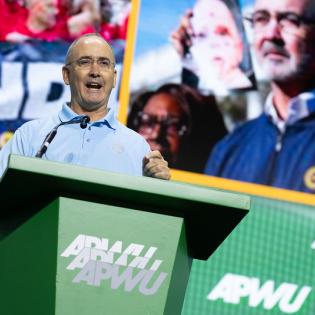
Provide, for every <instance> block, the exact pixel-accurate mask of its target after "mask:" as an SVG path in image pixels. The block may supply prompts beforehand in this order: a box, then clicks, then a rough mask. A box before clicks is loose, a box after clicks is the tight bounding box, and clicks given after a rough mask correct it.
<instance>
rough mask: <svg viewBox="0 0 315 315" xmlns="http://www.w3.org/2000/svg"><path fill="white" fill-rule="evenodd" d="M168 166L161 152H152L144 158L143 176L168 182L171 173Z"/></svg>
mask: <svg viewBox="0 0 315 315" xmlns="http://www.w3.org/2000/svg"><path fill="white" fill-rule="evenodd" d="M167 165H168V163H167V161H165V160H164V158H163V156H162V154H161V153H160V151H151V152H150V153H148V154H147V155H146V156H145V157H144V158H143V175H144V176H149V177H154V178H159V179H166V180H168V179H170V178H171V173H170V169H169V168H168V166H167Z"/></svg>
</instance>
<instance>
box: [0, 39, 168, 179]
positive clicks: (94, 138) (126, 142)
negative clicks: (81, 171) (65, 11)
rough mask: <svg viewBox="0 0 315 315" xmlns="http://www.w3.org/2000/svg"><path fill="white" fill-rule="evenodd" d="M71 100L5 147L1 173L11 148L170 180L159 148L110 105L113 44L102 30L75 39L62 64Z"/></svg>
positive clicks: (113, 77)
mask: <svg viewBox="0 0 315 315" xmlns="http://www.w3.org/2000/svg"><path fill="white" fill-rule="evenodd" d="M62 74H63V79H64V82H65V84H67V85H70V92H71V100H70V103H66V104H64V105H63V107H62V109H61V111H60V112H59V113H57V114H55V115H54V116H51V117H48V118H43V119H38V120H33V121H30V122H27V123H25V124H24V125H22V126H21V127H20V128H19V129H18V130H17V131H16V132H15V134H14V136H13V137H12V139H11V140H10V141H9V142H8V143H7V144H6V145H5V146H4V148H3V149H2V150H1V151H0V175H2V174H3V172H4V170H5V168H6V166H7V163H8V156H9V154H10V153H13V154H19V155H24V156H29V157H35V156H37V157H41V158H44V159H47V160H52V161H58V162H63V163H71V164H77V165H82V166H86V167H92V168H98V169H102V170H105V171H112V172H118V173H124V174H129V175H145V176H152V177H156V178H161V179H169V178H170V171H169V168H168V166H167V162H166V161H165V160H164V159H163V157H162V156H161V154H160V152H158V151H153V152H150V148H149V145H148V144H147V142H146V141H145V140H144V139H143V138H142V137H141V136H140V135H138V134H137V133H135V132H134V131H132V130H130V129H128V128H127V127H125V126H124V125H122V124H121V123H119V122H118V121H117V119H116V118H115V116H114V111H113V110H112V109H110V108H108V106H107V105H108V99H109V96H110V93H111V91H112V89H113V88H114V87H115V85H116V70H115V58H114V53H113V50H112V48H111V47H110V46H109V44H108V43H107V42H106V41H105V40H104V39H103V38H102V37H101V36H100V35H98V34H87V35H83V36H81V37H80V38H78V39H77V40H76V41H74V42H73V43H72V44H71V46H70V47H69V50H68V52H67V56H66V63H65V65H64V66H63V68H62Z"/></svg>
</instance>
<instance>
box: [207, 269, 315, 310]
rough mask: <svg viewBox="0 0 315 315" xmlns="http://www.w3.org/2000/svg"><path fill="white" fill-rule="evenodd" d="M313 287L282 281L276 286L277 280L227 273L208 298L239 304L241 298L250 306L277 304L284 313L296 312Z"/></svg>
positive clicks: (270, 307)
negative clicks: (261, 280) (263, 280)
mask: <svg viewBox="0 0 315 315" xmlns="http://www.w3.org/2000/svg"><path fill="white" fill-rule="evenodd" d="M311 290H312V288H311V287H309V286H304V287H302V288H300V289H299V288H298V286H297V285H296V284H293V283H281V284H280V286H279V287H278V288H275V281H273V280H267V281H266V282H265V283H262V284H261V283H260V280H259V279H258V278H250V277H246V276H241V275H236V274H231V273H227V274H225V275H224V277H223V278H222V279H221V280H220V281H219V283H218V284H217V285H216V286H215V287H214V288H213V290H212V291H211V292H210V293H209V295H208V297H207V298H208V300H211V301H216V300H218V299H222V300H223V301H224V302H225V303H229V304H239V303H241V299H245V298H246V299H247V300H248V306H249V307H258V306H259V305H260V304H262V307H263V308H264V309H265V310H271V309H273V308H275V307H276V306H278V307H279V309H280V310H281V311H282V312H283V313H295V312H297V311H299V310H300V308H301V307H302V305H303V303H304V302H305V300H306V298H307V296H308V295H309V293H310V292H311Z"/></svg>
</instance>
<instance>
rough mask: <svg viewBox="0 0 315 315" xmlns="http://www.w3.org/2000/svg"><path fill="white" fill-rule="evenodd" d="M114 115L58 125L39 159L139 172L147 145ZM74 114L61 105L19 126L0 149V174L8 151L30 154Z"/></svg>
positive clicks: (106, 169) (118, 170)
mask: <svg viewBox="0 0 315 315" xmlns="http://www.w3.org/2000/svg"><path fill="white" fill-rule="evenodd" d="M114 114H115V113H114V110H109V112H108V114H107V115H106V116H105V117H104V118H103V119H100V120H98V121H94V122H90V123H89V124H88V126H87V128H85V129H82V128H81V127H80V124H71V125H63V126H60V127H59V128H58V132H57V135H56V136H55V138H54V139H53V141H52V142H51V144H50V145H49V146H48V149H47V151H46V153H45V154H44V155H43V157H42V158H43V159H47V160H51V161H57V162H63V163H71V164H77V165H81V166H86V167H92V168H97V169H101V170H104V171H111V172H118V173H123V174H129V175H142V160H143V157H144V156H145V155H146V154H147V153H148V152H149V151H150V147H149V145H148V143H147V142H146V141H145V140H144V138H143V137H142V136H140V135H139V134H137V133H136V132H134V131H133V130H131V129H129V128H127V127H126V126H124V125H123V124H121V123H120V122H118V120H117V119H116V118H115V115H114ZM75 117H78V115H77V114H76V113H75V112H73V111H72V110H71V108H70V107H69V106H68V105H67V104H64V105H63V107H62V110H61V111H60V112H59V113H58V114H55V115H54V116H51V117H48V118H43V119H38V120H33V121H29V122H27V123H25V124H24V125H22V126H21V127H20V128H19V129H17V130H16V132H15V134H14V136H13V137H12V138H11V140H10V141H9V142H8V143H7V144H6V145H5V146H4V148H3V149H2V150H1V151H0V175H2V174H3V172H4V170H5V168H6V166H7V161H8V156H9V154H10V153H14V154H19V155H24V156H29V157H34V156H35V154H36V153H37V151H38V149H39V148H40V146H41V145H42V143H43V141H44V139H45V137H46V135H47V134H48V133H49V132H50V131H51V130H52V129H53V128H54V127H55V126H56V125H58V124H59V123H60V122H64V121H69V120H71V119H73V118H75Z"/></svg>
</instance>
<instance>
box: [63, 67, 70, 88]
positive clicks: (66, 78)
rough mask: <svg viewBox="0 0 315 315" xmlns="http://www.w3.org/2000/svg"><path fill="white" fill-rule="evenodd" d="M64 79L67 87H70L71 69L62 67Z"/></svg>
mask: <svg viewBox="0 0 315 315" xmlns="http://www.w3.org/2000/svg"><path fill="white" fill-rule="evenodd" d="M62 77H63V82H64V83H65V84H66V85H69V69H68V67H67V66H63V67H62Z"/></svg>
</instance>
